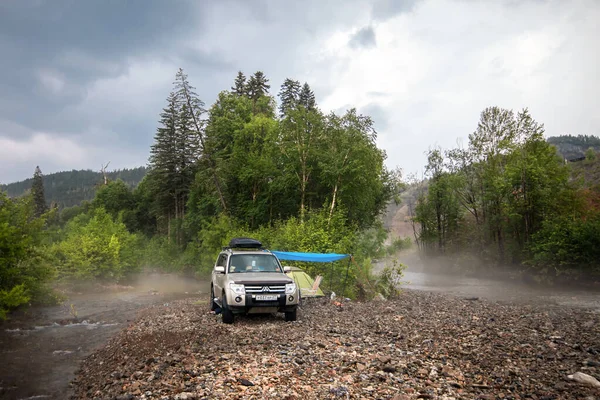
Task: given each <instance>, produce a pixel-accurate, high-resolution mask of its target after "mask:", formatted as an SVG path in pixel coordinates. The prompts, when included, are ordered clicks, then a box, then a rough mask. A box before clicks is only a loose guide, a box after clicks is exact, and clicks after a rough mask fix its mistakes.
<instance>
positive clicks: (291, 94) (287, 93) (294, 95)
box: [279, 78, 301, 118]
mask: <svg viewBox="0 0 600 400" xmlns="http://www.w3.org/2000/svg"><path fill="white" fill-rule="evenodd" d="M300 90H301V86H300V82H298V81H295V80H293V79H290V78H287V79H286V80H285V81H284V82H283V85H281V90H280V91H279V99H280V100H281V104H280V105H279V114H280V116H281V117H282V118H283V117H284V116H285V115H286V114H287V112H288V111H289V110H290V109H293V108H295V107H296V106H297V105H298V102H299V100H300Z"/></svg>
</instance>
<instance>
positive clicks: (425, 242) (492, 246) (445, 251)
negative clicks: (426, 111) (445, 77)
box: [414, 107, 600, 281]
mask: <svg viewBox="0 0 600 400" xmlns="http://www.w3.org/2000/svg"><path fill="white" fill-rule="evenodd" d="M543 135H544V126H543V125H542V124H540V123H538V122H536V121H535V120H534V119H533V117H532V116H531V115H530V113H529V111H528V110H527V109H524V110H522V111H520V112H518V113H516V114H515V113H514V112H513V111H511V110H506V109H501V108H498V107H490V108H487V109H485V110H484V111H483V112H482V113H481V117H480V120H479V123H478V125H477V129H476V130H475V132H473V133H472V134H471V135H469V142H468V144H467V145H466V146H464V147H458V148H454V149H447V150H442V149H440V148H433V149H430V150H429V152H428V163H427V166H426V178H427V179H426V181H425V182H424V183H422V184H420V190H419V195H418V200H417V202H416V206H415V218H414V221H415V223H416V224H417V226H418V228H417V229H418V234H417V236H418V241H419V246H420V248H421V249H422V251H423V252H424V253H426V254H428V255H431V256H446V257H449V259H455V260H457V261H459V262H462V263H464V264H469V263H472V264H479V265H486V266H487V268H488V269H506V268H508V267H514V266H518V267H521V270H522V271H529V272H530V273H534V274H536V275H537V276H538V277H543V278H546V279H550V278H553V277H561V278H563V279H564V278H565V277H566V278H567V279H568V280H581V281H583V280H586V279H589V278H590V277H592V278H594V279H598V277H599V276H600V268H599V267H600V261H599V260H600V190H599V187H598V185H597V182H596V183H594V182H591V181H590V180H589V179H588V180H586V179H584V178H582V173H581V172H582V171H584V172H585V171H595V170H596V167H597V165H598V164H597V161H596V152H595V151H593V149H592V150H589V149H588V150H589V151H586V156H585V158H586V159H585V160H583V161H581V164H578V163H569V162H566V161H565V159H564V158H563V157H561V156H559V155H558V153H557V149H556V147H555V146H554V145H553V144H551V142H552V141H546V140H545V139H544V136H543ZM566 138H567V139H569V137H566ZM569 140H570V141H571V142H574V141H576V142H581V141H583V140H585V142H586V143H585V145H586V146H587V145H588V144H589V145H592V144H593V142H596V141H597V138H595V137H582V136H581V137H579V138H578V139H577V138H574V137H570V139H569ZM557 142H560V140H558V141H557ZM588 175H589V174H588Z"/></svg>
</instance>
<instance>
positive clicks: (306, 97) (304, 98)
mask: <svg viewBox="0 0 600 400" xmlns="http://www.w3.org/2000/svg"><path fill="white" fill-rule="evenodd" d="M299 97H300V105H301V106H303V107H304V108H306V109H307V110H310V111H312V110H314V109H315V108H317V101H316V100H315V94H314V93H313V91H312V90H311V89H310V86H309V85H308V83H306V82H304V85H303V86H302V91H301V92H300V96H299Z"/></svg>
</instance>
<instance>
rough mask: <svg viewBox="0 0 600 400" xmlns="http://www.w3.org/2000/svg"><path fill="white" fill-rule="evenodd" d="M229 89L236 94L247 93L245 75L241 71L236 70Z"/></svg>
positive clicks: (242, 94)
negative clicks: (236, 72)
mask: <svg viewBox="0 0 600 400" xmlns="http://www.w3.org/2000/svg"><path fill="white" fill-rule="evenodd" d="M231 91H232V92H233V93H235V94H237V95H238V96H244V95H246V93H247V87H246V76H245V75H244V73H243V72H242V71H238V74H237V77H236V78H235V82H234V84H233V86H232V87H231Z"/></svg>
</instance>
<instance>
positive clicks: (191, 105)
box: [175, 68, 227, 212]
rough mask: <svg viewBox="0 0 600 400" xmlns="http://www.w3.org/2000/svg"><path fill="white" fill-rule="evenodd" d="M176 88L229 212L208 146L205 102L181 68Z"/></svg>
mask: <svg viewBox="0 0 600 400" xmlns="http://www.w3.org/2000/svg"><path fill="white" fill-rule="evenodd" d="M175 88H176V90H177V96H178V99H179V100H180V102H181V104H185V105H186V106H187V107H188V110H189V115H190V116H191V122H192V124H193V126H192V128H193V132H194V134H195V137H196V140H197V141H198V143H199V154H201V156H202V160H203V161H205V162H206V164H207V166H208V169H209V171H210V174H211V176H212V178H213V183H214V185H215V188H216V190H217V194H218V195H219V200H220V202H221V207H222V208H223V211H225V212H227V203H226V201H225V195H224V192H223V184H222V183H221V179H220V177H219V174H218V172H217V162H216V160H215V157H214V155H213V154H211V152H210V151H209V149H208V148H207V146H206V141H205V131H204V125H205V121H204V120H203V119H202V116H203V115H204V114H205V113H206V109H205V108H204V102H202V100H200V98H199V97H198V94H196V92H195V91H194V90H195V89H196V88H194V87H193V86H192V85H190V83H189V81H188V79H187V75H186V74H185V73H184V72H183V70H182V69H181V68H180V69H179V71H178V72H177V75H176V77H175Z"/></svg>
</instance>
